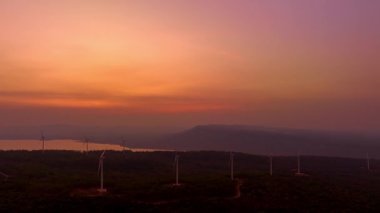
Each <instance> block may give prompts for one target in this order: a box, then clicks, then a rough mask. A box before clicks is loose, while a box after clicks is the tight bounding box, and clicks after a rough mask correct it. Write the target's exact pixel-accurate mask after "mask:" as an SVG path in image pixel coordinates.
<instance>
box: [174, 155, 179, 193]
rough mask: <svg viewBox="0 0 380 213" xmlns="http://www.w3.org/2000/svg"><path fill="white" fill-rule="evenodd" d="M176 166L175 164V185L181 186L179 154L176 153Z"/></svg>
mask: <svg viewBox="0 0 380 213" xmlns="http://www.w3.org/2000/svg"><path fill="white" fill-rule="evenodd" d="M174 166H175V184H174V185H175V186H179V185H180V184H179V155H178V153H176V154H175V157H174Z"/></svg>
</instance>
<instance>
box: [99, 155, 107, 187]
mask: <svg viewBox="0 0 380 213" xmlns="http://www.w3.org/2000/svg"><path fill="white" fill-rule="evenodd" d="M105 152H106V151H103V152H102V154H101V155H100V157H99V167H98V174H99V176H100V188H99V189H98V192H100V193H104V192H107V189H105V188H104V187H103V161H104V154H105Z"/></svg>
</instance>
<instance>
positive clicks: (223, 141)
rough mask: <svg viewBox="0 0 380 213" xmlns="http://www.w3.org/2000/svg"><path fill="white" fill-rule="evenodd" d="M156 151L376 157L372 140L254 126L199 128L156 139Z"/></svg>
mask: <svg viewBox="0 0 380 213" xmlns="http://www.w3.org/2000/svg"><path fill="white" fill-rule="evenodd" d="M155 146H157V147H159V148H167V149H178V150H218V151H236V152H245V153H253V154H264V155H267V154H271V153H272V154H274V155H295V154H297V152H299V153H300V154H307V155H322V156H342V157H360V158H362V157H365V156H366V153H367V152H368V153H369V155H370V156H371V157H375V156H376V157H380V140H379V138H376V137H374V136H373V137H371V136H366V135H360V134H351V133H328V132H318V131H311V130H298V129H283V128H266V127H257V126H237V125H236V126H234V125H203V126H196V127H194V128H192V129H190V130H187V131H184V132H181V133H178V134H173V135H170V136H167V137H165V138H163V139H161V140H159V141H158V142H157V143H156V145H155Z"/></svg>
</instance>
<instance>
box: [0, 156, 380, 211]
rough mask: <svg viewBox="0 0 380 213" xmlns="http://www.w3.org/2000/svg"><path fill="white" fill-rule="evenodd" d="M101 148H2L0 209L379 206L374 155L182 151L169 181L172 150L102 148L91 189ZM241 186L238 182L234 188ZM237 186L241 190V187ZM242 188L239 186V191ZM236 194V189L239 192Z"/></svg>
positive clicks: (378, 175)
mask: <svg viewBox="0 0 380 213" xmlns="http://www.w3.org/2000/svg"><path fill="white" fill-rule="evenodd" d="M99 155H100V152H90V153H88V154H83V153H78V152H70V151H46V152H45V153H42V152H38V151H36V152H26V151H8V152H0V172H4V173H6V174H8V175H10V176H11V177H9V178H8V179H7V180H5V179H3V178H2V177H0V212H196V211H198V212H238V211H240V212H252V211H261V212H262V211H264V212H265V211H273V210H282V211H291V212H294V211H307V212H324V211H339V212H340V211H348V212H350V211H353V212H358V211H360V212H363V211H364V212H365V211H375V210H380V172H379V171H380V162H379V161H375V160H373V161H371V169H372V171H368V170H367V164H366V160H364V159H362V160H360V159H344V158H327V157H310V156H302V157H301V162H302V170H303V172H304V173H306V174H308V176H302V177H298V176H295V175H294V172H295V168H296V165H297V164H296V163H297V161H296V158H295V157H275V158H274V159H273V168H274V171H273V176H270V175H269V174H268V171H269V159H268V158H267V157H263V156H254V155H247V154H236V155H235V171H236V179H237V180H235V181H231V180H230V179H229V153H225V152H186V153H180V182H181V183H182V185H181V186H177V187H175V186H173V185H172V184H173V183H174V165H173V160H174V153H171V152H154V153H132V152H112V151H109V152H106V159H105V160H104V172H105V173H104V178H105V180H104V184H105V187H106V188H107V189H108V193H106V194H104V195H102V196H99V195H98V194H96V193H95V191H96V188H98V186H99V177H98V174H97V169H98V157H99ZM239 186H240V187H239ZM239 188H240V190H239ZM238 191H240V193H238ZM239 194H241V196H239Z"/></svg>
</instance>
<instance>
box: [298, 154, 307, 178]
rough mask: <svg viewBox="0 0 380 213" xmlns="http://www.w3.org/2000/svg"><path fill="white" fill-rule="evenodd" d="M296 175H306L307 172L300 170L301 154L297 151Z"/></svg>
mask: <svg viewBox="0 0 380 213" xmlns="http://www.w3.org/2000/svg"><path fill="white" fill-rule="evenodd" d="M296 176H308V175H307V174H305V173H302V172H301V156H300V153H299V152H297V173H296Z"/></svg>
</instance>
